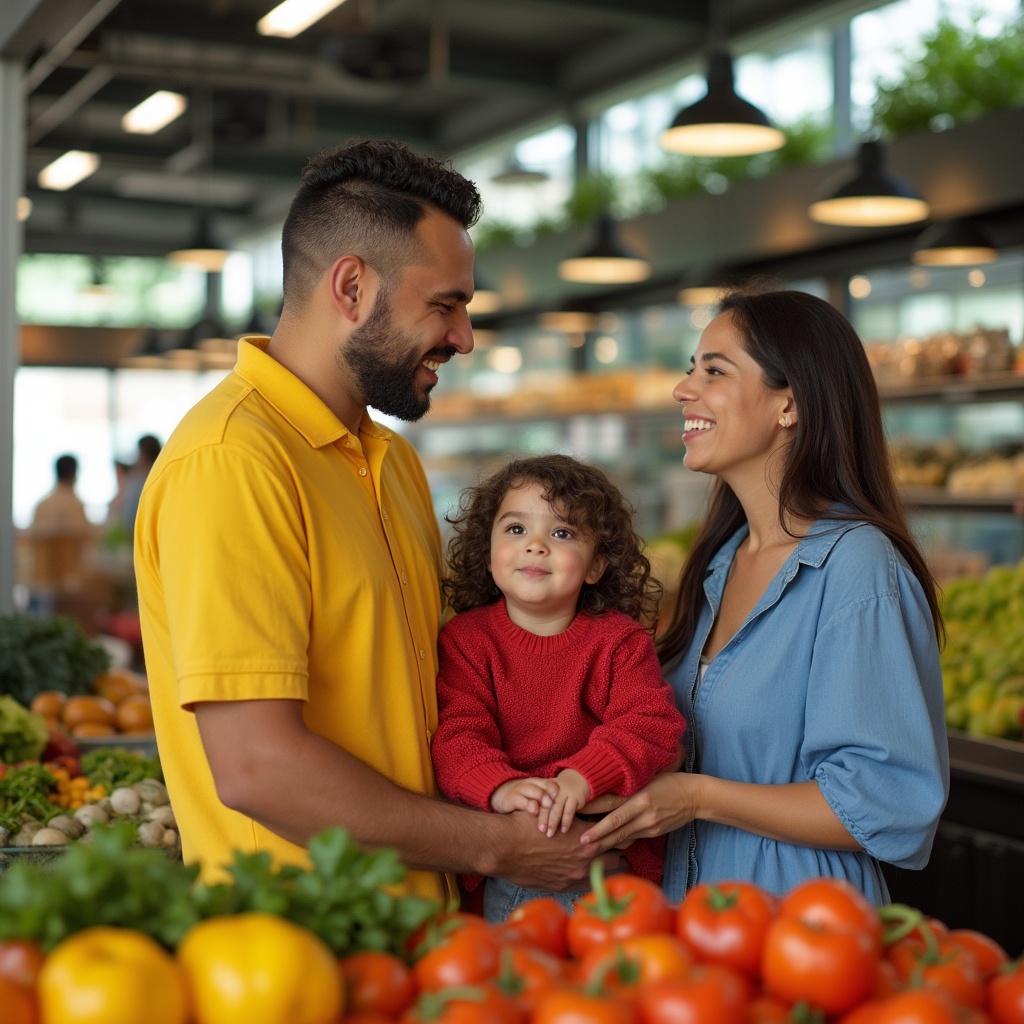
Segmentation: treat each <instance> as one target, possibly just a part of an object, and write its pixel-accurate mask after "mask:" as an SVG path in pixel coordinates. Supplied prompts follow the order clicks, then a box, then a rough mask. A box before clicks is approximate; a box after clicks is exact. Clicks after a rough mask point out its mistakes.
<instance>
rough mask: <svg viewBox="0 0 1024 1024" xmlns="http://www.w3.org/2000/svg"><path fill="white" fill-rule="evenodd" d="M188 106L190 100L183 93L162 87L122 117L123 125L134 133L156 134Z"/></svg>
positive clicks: (127, 130) (126, 129)
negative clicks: (169, 90)
mask: <svg viewBox="0 0 1024 1024" xmlns="http://www.w3.org/2000/svg"><path fill="white" fill-rule="evenodd" d="M186 107H188V100H187V99H185V97H184V96H182V95H181V93H178V92H168V91H167V90H166V89H161V90H160V91H159V92H155V93H153V95H152V96H149V97H147V98H146V99H144V100H143V101H142V102H141V103H140V104H139V105H138V106H137V107H132V109H131V110H129V111H128V113H127V114H125V115H124V117H122V118H121V127H122V128H123V129H124V130H125V131H126V132H131V133H132V134H133V135H154V134H155V133H156V132H158V131H160V129H161V128H166V127H167V125H169V124H170V123H171V122H172V121H173V120H174V119H175V118H176V117H180V116H181V115H182V114H183V113H184V112H185V108H186Z"/></svg>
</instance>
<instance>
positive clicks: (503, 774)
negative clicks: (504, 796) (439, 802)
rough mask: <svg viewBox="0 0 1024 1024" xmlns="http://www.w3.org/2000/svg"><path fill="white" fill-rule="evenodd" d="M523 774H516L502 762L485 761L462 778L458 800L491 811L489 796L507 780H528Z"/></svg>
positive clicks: (527, 776)
mask: <svg viewBox="0 0 1024 1024" xmlns="http://www.w3.org/2000/svg"><path fill="white" fill-rule="evenodd" d="M528 778H529V775H527V774H526V773H525V772H517V771H516V770H515V769H514V768H512V767H510V766H509V765H508V764H506V763H505V762H504V761H486V762H484V763H483V764H479V765H477V766H476V767H475V768H474V769H472V770H471V771H468V772H466V774H465V775H463V776H462V783H461V785H460V786H459V790H460V791H461V792H460V795H459V799H460V800H462V801H463V802H464V803H467V804H469V805H470V806H471V807H479V808H480V809H481V810H484V811H489V810H490V809H491V794H492V793H493V792H494V791H495V790H496V789H497V788H498V787H499V786H500V785H502V783H505V782H508V781H509V779H528Z"/></svg>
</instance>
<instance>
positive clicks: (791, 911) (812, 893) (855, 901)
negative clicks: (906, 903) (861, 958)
mask: <svg viewBox="0 0 1024 1024" xmlns="http://www.w3.org/2000/svg"><path fill="white" fill-rule="evenodd" d="M778 916H779V917H781V918H796V919H798V920H800V921H803V922H805V923H806V924H809V925H813V926H817V927H821V928H828V929H840V928H856V929H858V930H859V931H862V932H864V934H866V935H868V936H870V937H871V940H872V942H873V943H874V945H875V948H876V949H878V950H881V948H882V919H881V917H879V914H878V909H877V908H876V907H875V905H874V904H873V903H872V902H871V901H870V900H869V899H868V898H867V897H866V896H865V895H864V894H863V893H862V892H861V891H860V889H857V888H856V887H854V886H853V885H851V884H850V883H849V882H847V881H845V880H844V879H842V878H812V879H810V880H808V881H806V882H801V883H800V884H799V885H797V886H795V887H794V888H793V889H791V890H790V892H789V893H788V894H787V895H786V896H784V897H783V899H782V900H781V902H780V903H779V908H778Z"/></svg>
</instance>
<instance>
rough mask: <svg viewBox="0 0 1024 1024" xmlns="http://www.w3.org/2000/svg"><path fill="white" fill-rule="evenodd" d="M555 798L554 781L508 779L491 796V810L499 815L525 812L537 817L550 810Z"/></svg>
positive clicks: (556, 785) (556, 791)
mask: <svg viewBox="0 0 1024 1024" xmlns="http://www.w3.org/2000/svg"><path fill="white" fill-rule="evenodd" d="M557 797H558V783H557V782H555V780H554V779H509V781H508V782H503V783H502V784H501V785H500V786H499V787H498V788H497V789H496V790H495V791H494V792H493V793H492V794H491V810H492V811H497V812H498V813H499V814H511V813H512V811H527V812H528V813H529V814H533V815H538V814H540V813H541V812H542V810H544V811H546V810H547V809H548V808H550V807H551V805H552V803H553V802H554V800H555V799H556V798H557ZM545 821H546V816H545ZM541 831H544V829H543V828H542V829H541ZM563 831H564V830H563Z"/></svg>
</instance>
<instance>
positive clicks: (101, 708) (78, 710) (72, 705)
mask: <svg viewBox="0 0 1024 1024" xmlns="http://www.w3.org/2000/svg"><path fill="white" fill-rule="evenodd" d="M60 720H61V721H62V722H63V723H64V726H65V727H66V728H68V729H70V730H71V731H72V732H74V729H75V726H78V725H81V724H82V723H83V722H100V723H102V724H104V725H114V724H115V723H116V722H117V709H116V708H115V707H114V705H113V704H112V703H111V702H110V701H109V700H107V698H106V697H100V696H97V695H94V694H85V695H82V696H78V697H68V699H67V703H66V704H65V705H64V710H63V712H61V716H60Z"/></svg>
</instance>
